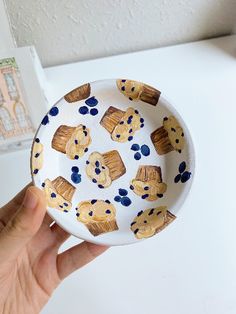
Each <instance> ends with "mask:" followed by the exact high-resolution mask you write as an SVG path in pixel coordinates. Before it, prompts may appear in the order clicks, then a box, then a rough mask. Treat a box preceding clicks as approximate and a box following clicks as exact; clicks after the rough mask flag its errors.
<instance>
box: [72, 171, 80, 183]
mask: <svg viewBox="0 0 236 314" xmlns="http://www.w3.org/2000/svg"><path fill="white" fill-rule="evenodd" d="M71 181H72V182H74V183H75V184H78V183H80V182H81V175H80V174H78V173H76V172H73V173H72V174H71Z"/></svg>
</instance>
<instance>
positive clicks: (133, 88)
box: [31, 80, 194, 245]
mask: <svg viewBox="0 0 236 314" xmlns="http://www.w3.org/2000/svg"><path fill="white" fill-rule="evenodd" d="M128 108H133V109H128ZM127 110H128V111H127ZM131 116H132V118H131ZM173 117H174V118H173ZM167 118H168V119H167ZM163 125H164V127H163ZM83 126H84V127H83ZM129 132H130V133H129ZM153 132H154V133H153ZM127 133H129V134H127ZM151 134H153V135H152V136H151ZM176 140H177V141H176ZM121 141H122V142H121ZM94 152H98V153H99V155H97V154H96V155H95V154H93V155H92V156H90V154H92V153H94ZM97 161H98V163H97ZM95 163H96V165H95ZM72 167H74V168H73V171H72ZM102 167H103V168H102ZM158 167H160V168H158ZM160 169H161V170H160ZM138 170H139V171H138ZM160 171H161V173H160ZM31 172H32V177H33V182H34V184H35V185H36V186H37V187H39V188H41V189H44V190H45V191H46V195H47V201H48V213H49V215H50V216H52V217H53V219H54V220H55V221H56V222H57V223H58V224H59V225H60V226H61V227H63V228H64V229H65V230H66V231H68V232H69V233H71V234H73V235H75V236H76V237H79V238H81V239H84V240H87V241H90V242H93V243H98V244H106V245H123V244H130V243H134V242H138V241H141V240H142V239H145V238H147V237H150V236H152V235H154V234H156V233H157V232H159V231H161V230H162V229H164V228H165V227H166V226H167V225H168V224H169V223H170V222H171V221H173V220H174V218H175V217H176V216H177V213H178V211H179V209H180V207H181V205H182V203H183V202H184V200H185V198H186V196H187V194H188V192H189V190H190V187H191V181H192V178H193V172H194V149H193V145H192V140H191V137H190V134H189V131H188V129H187V127H186V125H185V123H184V121H183V120H182V118H181V117H180V115H179V114H178V113H177V112H176V110H175V109H174V108H173V107H172V105H171V104H169V103H168V101H167V100H166V99H165V98H164V97H162V96H160V92H159V91H158V90H156V89H154V88H152V87H150V86H148V85H146V84H143V83H139V82H135V81H130V80H104V81H97V82H93V83H88V84H85V85H83V86H82V87H79V88H77V89H75V90H74V91H72V92H70V93H69V94H67V95H66V96H64V97H63V98H62V99H60V100H59V101H58V102H57V103H56V104H55V105H54V106H53V107H52V108H51V109H50V111H49V112H48V114H47V115H46V116H45V117H44V119H43V121H42V123H41V125H40V127H39V129H38V131H37V134H36V136H35V139H34V143H33V146H32V156H31ZM161 177H162V182H161ZM92 179H93V180H92ZM94 179H95V180H94ZM132 180H135V181H132ZM93 181H94V182H93ZM96 181H97V182H96ZM165 190H166V191H165ZM135 192H136V193H135ZM157 194H158V196H157ZM161 194H162V195H163V196H162V195H161ZM92 200H93V201H92ZM96 200H99V201H96ZM107 200H108V201H107ZM91 201H92V202H91ZM105 201H107V202H105ZM109 202H110V203H109ZM159 207H160V208H159ZM151 209H154V210H151ZM64 210H65V211H64ZM134 221H135V223H133V224H132V222H134ZM131 224H132V227H131ZM102 232H103V233H102Z"/></svg>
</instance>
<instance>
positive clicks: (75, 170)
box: [71, 166, 79, 173]
mask: <svg viewBox="0 0 236 314" xmlns="http://www.w3.org/2000/svg"><path fill="white" fill-rule="evenodd" d="M71 171H72V172H77V173H78V172H79V168H78V167H76V166H74V167H72V168H71Z"/></svg>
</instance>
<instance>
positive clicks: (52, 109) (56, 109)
mask: <svg viewBox="0 0 236 314" xmlns="http://www.w3.org/2000/svg"><path fill="white" fill-rule="evenodd" d="M58 112H59V110H58V108H57V107H52V108H51V109H50V111H49V114H50V115H51V116H56V115H57V114H58Z"/></svg>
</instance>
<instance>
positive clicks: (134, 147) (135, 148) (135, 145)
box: [131, 144, 140, 151]
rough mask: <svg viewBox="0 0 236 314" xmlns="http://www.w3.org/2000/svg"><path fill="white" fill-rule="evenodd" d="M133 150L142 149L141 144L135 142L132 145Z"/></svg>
mask: <svg viewBox="0 0 236 314" xmlns="http://www.w3.org/2000/svg"><path fill="white" fill-rule="evenodd" d="M131 150H134V151H138V150H140V146H139V144H133V145H132V146H131Z"/></svg>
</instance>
